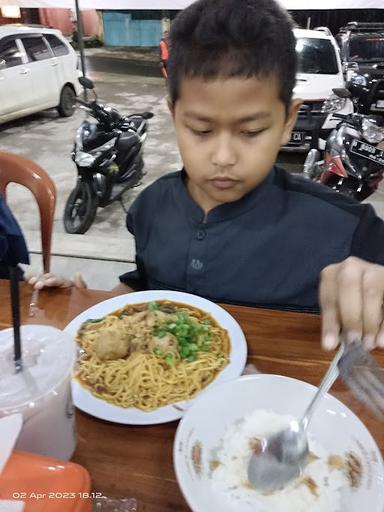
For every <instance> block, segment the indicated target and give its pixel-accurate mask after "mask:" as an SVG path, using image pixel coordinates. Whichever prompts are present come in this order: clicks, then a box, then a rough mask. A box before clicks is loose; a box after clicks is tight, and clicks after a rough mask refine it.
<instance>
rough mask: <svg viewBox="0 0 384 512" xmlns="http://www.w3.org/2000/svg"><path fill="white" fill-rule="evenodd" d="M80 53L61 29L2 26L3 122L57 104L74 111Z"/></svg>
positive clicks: (0, 83)
mask: <svg viewBox="0 0 384 512" xmlns="http://www.w3.org/2000/svg"><path fill="white" fill-rule="evenodd" d="M78 74H79V73H78V70H77V55H76V53H75V51H74V50H73V48H72V47H71V45H70V44H69V43H68V42H67V40H66V39H65V38H64V37H63V35H62V33H61V32H60V31H59V30H54V29H48V28H43V27H28V26H24V25H2V26H0V98H1V101H0V123H4V122H6V121H10V120H11V119H16V118H19V117H23V116H25V115H28V114H32V113H34V112H38V111H40V110H45V109H47V108H53V107H56V108H57V110H58V112H59V114H60V115H61V116H64V117H67V116H70V115H72V114H73V112H74V108H75V106H74V103H75V97H76V96H77V95H78V94H79V93H80V92H81V87H80V84H79V83H78Z"/></svg>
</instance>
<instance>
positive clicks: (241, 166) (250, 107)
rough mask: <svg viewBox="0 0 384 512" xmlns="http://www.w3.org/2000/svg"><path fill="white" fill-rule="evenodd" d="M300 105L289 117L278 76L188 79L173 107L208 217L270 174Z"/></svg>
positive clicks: (197, 196) (194, 192)
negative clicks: (210, 211) (220, 206)
mask: <svg viewBox="0 0 384 512" xmlns="http://www.w3.org/2000/svg"><path fill="white" fill-rule="evenodd" d="M299 106H300V101H299V100H295V101H294V102H293V103H292V105H291V107H290V111H289V112H288V115H287V113H286V108H285V105H284V104H283V103H282V101H281V100H280V98H279V94H278V85H277V80H276V79H274V78H265V79H261V80H259V79H257V78H246V79H244V78H225V79H214V80H209V81H207V80H204V79H203V78H199V77H196V78H185V79H183V80H182V82H181V84H180V90H179V98H178V100H177V101H176V103H175V105H173V106H171V107H170V108H171V112H172V115H173V119H174V123H175V128H176V136H177V141H178V145H179V149H180V153H181V157H182V159H183V163H184V167H185V170H186V173H187V175H188V181H187V187H188V190H189V192H190V194H191V196H192V197H193V199H194V200H195V201H196V202H197V203H198V204H199V205H200V207H201V208H202V209H203V210H204V212H205V213H207V212H208V211H209V210H211V209H212V208H214V207H215V206H218V205H220V204H223V203H230V202H233V201H237V200H238V199H241V198H242V197H243V196H244V195H245V194H247V193H248V192H250V191H251V190H252V189H254V188H255V187H257V185H259V184H260V183H261V182H262V181H263V180H264V178H265V177H266V176H267V175H268V174H269V172H270V170H271V169H272V166H273V164H274V163H275V160H276V156H277V153H278V151H279V149H280V146H281V145H282V144H285V143H287V142H288V141H289V138H290V133H291V129H292V127H293V125H294V123H295V120H296V115H297V111H298V109H299Z"/></svg>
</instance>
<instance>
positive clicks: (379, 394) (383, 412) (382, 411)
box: [344, 367, 384, 417]
mask: <svg viewBox="0 0 384 512" xmlns="http://www.w3.org/2000/svg"><path fill="white" fill-rule="evenodd" d="M344 382H345V383H346V384H347V386H349V387H350V388H351V389H352V390H354V391H355V393H356V396H357V398H359V400H360V401H362V402H363V403H364V404H365V405H366V406H367V407H369V408H370V409H372V410H373V411H374V412H375V414H376V415H378V416H380V417H384V389H383V386H382V385H381V384H380V382H379V381H378V380H377V379H376V378H375V377H374V376H373V375H372V374H371V373H370V371H369V369H367V368H361V367H360V368H359V367H355V368H354V370H353V371H351V372H350V374H349V376H348V377H347V378H346V379H345V380H344Z"/></svg>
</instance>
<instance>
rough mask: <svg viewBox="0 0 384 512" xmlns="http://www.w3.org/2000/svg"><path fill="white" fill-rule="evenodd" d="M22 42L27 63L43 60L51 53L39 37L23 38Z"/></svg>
mask: <svg viewBox="0 0 384 512" xmlns="http://www.w3.org/2000/svg"><path fill="white" fill-rule="evenodd" d="M22 41H23V45H24V48H25V51H26V52H27V56H28V61H29V62H36V61H39V60H45V59H49V58H50V57H51V52H50V51H49V48H48V46H47V45H46V43H45V41H44V39H43V38H42V37H41V36H36V37H35V36H34V37H23V39H22Z"/></svg>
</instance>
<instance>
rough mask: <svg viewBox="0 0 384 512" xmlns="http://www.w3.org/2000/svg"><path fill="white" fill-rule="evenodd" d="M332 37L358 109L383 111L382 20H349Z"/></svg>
mask: <svg viewBox="0 0 384 512" xmlns="http://www.w3.org/2000/svg"><path fill="white" fill-rule="evenodd" d="M336 38H337V41H338V43H339V45H340V51H341V58H342V60H343V67H344V73H345V76H346V80H347V82H348V83H349V87H348V88H349V89H350V91H351V93H352V95H353V97H354V99H355V103H356V105H357V108H358V111H359V112H361V113H363V114H369V113H383V114H384V23H360V22H356V21H353V22H350V23H348V24H347V25H346V27H343V28H342V29H340V32H339V34H338V35H337V36H336Z"/></svg>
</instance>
